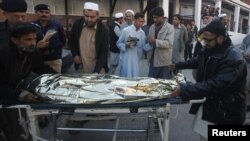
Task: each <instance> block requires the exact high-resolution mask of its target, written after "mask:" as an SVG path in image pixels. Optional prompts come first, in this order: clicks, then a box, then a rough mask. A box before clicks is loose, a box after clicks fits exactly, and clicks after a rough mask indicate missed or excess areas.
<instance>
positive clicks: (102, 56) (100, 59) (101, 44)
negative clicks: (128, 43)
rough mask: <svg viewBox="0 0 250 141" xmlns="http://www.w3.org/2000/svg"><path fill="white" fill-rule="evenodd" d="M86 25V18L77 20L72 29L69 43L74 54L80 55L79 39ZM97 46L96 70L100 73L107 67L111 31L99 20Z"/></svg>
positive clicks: (96, 35)
mask: <svg viewBox="0 0 250 141" xmlns="http://www.w3.org/2000/svg"><path fill="white" fill-rule="evenodd" d="M83 27H84V19H83V18H81V19H79V20H77V21H76V22H75V23H74V25H73V27H72V30H71V34H70V36H69V41H68V45H69V47H70V49H71V53H72V56H73V57H75V56H76V55H79V56H80V46H79V39H80V36H81V32H82V29H83ZM95 48H96V57H97V58H96V59H97V61H96V66H95V69H94V72H96V73H99V72H100V70H101V69H102V68H106V65H107V64H106V63H107V58H108V49H109V32H108V29H107V28H106V27H105V26H104V25H103V24H102V22H101V21H98V22H97V30H96V34H95Z"/></svg>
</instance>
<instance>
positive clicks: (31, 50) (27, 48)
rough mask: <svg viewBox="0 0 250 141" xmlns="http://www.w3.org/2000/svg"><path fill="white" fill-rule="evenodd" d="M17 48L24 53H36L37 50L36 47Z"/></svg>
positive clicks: (20, 46)
mask: <svg viewBox="0 0 250 141" xmlns="http://www.w3.org/2000/svg"><path fill="white" fill-rule="evenodd" d="M17 47H18V49H19V50H20V51H21V52H23V53H34V52H35V51H36V49H37V47H36V45H32V46H24V45H18V46H17Z"/></svg>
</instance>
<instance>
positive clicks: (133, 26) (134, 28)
mask: <svg viewBox="0 0 250 141" xmlns="http://www.w3.org/2000/svg"><path fill="white" fill-rule="evenodd" d="M131 27H132V29H133V30H135V31H136V32H138V31H140V30H141V28H139V29H138V31H137V30H136V27H135V25H134V24H132V25H131Z"/></svg>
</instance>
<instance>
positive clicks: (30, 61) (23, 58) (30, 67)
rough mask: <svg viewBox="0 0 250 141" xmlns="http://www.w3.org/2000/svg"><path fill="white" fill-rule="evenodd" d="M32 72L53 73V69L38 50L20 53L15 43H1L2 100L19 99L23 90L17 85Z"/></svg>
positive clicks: (0, 97) (0, 76)
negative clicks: (43, 59)
mask: <svg viewBox="0 0 250 141" xmlns="http://www.w3.org/2000/svg"><path fill="white" fill-rule="evenodd" d="M31 72H35V73H38V74H42V73H53V72H54V71H53V69H51V68H50V67H48V66H47V65H44V64H43V61H42V57H41V55H40V53H39V52H38V51H36V52H34V53H25V54H23V53H20V52H19V50H18V49H17V47H16V46H15V45H10V46H9V45H3V44H0V101H1V102H3V101H9V102H11V101H13V102H15V101H17V99H18V96H19V94H20V92H21V90H20V89H19V88H17V86H18V85H19V83H20V82H21V81H22V80H23V79H25V78H26V77H28V76H29V74H30V73H31Z"/></svg>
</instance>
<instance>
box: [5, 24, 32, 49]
mask: <svg viewBox="0 0 250 141" xmlns="http://www.w3.org/2000/svg"><path fill="white" fill-rule="evenodd" d="M36 33H37V28H36V27H35V25H32V24H30V23H21V24H18V25H16V26H15V27H14V28H13V30H12V31H11V34H10V39H11V43H13V44H14V45H16V46H17V47H18V49H19V50H20V51H22V52H28V53H31V52H34V51H35V50H36Z"/></svg>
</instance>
